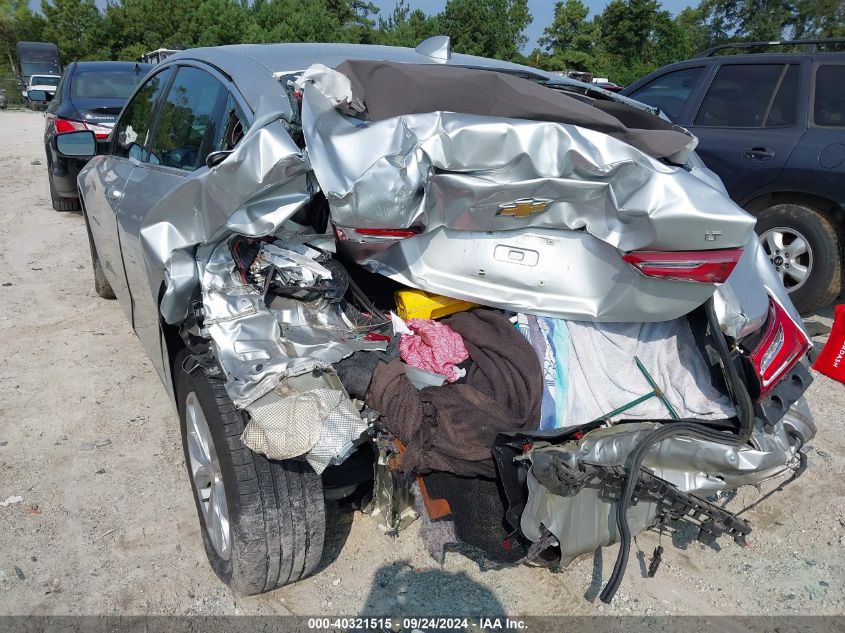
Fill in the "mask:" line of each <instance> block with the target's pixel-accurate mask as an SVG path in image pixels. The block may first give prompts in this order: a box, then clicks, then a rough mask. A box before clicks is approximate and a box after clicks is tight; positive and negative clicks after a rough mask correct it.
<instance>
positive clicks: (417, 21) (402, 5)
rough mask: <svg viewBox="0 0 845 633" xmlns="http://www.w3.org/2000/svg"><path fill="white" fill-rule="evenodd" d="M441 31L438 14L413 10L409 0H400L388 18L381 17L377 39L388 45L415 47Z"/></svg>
mask: <svg viewBox="0 0 845 633" xmlns="http://www.w3.org/2000/svg"><path fill="white" fill-rule="evenodd" d="M439 33H440V25H439V22H438V18H437V16H428V15H426V14H425V13H423V12H422V11H420V10H419V9H415V10H413V11H411V9H410V7H409V6H408V3H407V0H398V2H397V3H396V6H395V7H394V8H393V12H392V13H391V14H390V15H388V16H387V19H385V18H379V21H378V31H377V32H376V41H377V42H378V43H379V44H385V45H387V46H408V47H410V48H414V47H416V46H417V45H418V44H419V43H420V42H422V41H423V40H425V39H428V38H429V37H432V36H433V35H438V34H439Z"/></svg>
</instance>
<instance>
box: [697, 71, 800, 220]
mask: <svg viewBox="0 0 845 633" xmlns="http://www.w3.org/2000/svg"><path fill="white" fill-rule="evenodd" d="M801 63H802V62H801V61H800V60H798V59H794V60H789V59H786V60H784V61H783V62H780V61H761V62H747V61H743V62H741V63H728V62H725V63H723V64H722V65H721V66H719V68H718V70H717V72H716V73H715V75H714V76H713V79H712V81H711V82H710V84H709V86H708V87H707V90H706V92H705V93H704V95H703V98H702V99H700V102H699V103H697V104H696V105H697V108H696V109H695V111H694V112H692V113H691V114H690V117H689V120H688V123H687V124H686V127H687V128H688V129H689V130H690V131H691V132H692V133H693V134H695V135H696V136H697V137H698V141H699V142H698V146H697V148H696V152H697V153H698V154H699V155H700V156H701V158H702V159H703V160H704V162H705V164H706V165H707V166H708V167H709V168H710V169H712V170H713V171H714V172H716V173H717V174H718V175H719V177H720V178H721V179H722V182H724V184H725V188H726V189H727V190H728V193H729V194H730V196H731V198H733V199H734V200H735V201H736V202H738V203H739V204H744V203H745V202H747V201H748V200H749V199H750V198H751V197H753V195H754V194H755V192H756V191H759V190H760V189H762V188H763V187H765V186H766V185H767V184H768V183H771V182H772V181H774V180H775V179H776V178H777V177H778V175H779V174H780V173H781V171H782V170H783V167H784V165H785V164H786V162H787V160H788V159H789V155H790V154H791V153H792V151H793V149H795V146H796V145H797V144H798V141H799V140H800V139H801V135H802V134H803V131H804V126H802V125H800V124H799V121H801V116H800V115H801V113H802V112H803V111H804V105H803V100H799V99H798V95H799V93H800V92H801V90H802V86H801V76H802V73H801V68H800V66H801Z"/></svg>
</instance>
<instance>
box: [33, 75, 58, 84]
mask: <svg viewBox="0 0 845 633" xmlns="http://www.w3.org/2000/svg"><path fill="white" fill-rule="evenodd" d="M59 79H60V78H59V77H56V76H55V75H33V76H32V78H30V80H29V84H30V85H31V86H58V85H59Z"/></svg>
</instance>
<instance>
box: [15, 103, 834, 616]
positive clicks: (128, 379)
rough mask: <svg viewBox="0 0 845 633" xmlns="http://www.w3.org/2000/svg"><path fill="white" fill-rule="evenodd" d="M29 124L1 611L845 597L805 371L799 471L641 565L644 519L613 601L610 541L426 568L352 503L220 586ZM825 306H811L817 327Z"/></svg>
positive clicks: (359, 609)
mask: <svg viewBox="0 0 845 633" xmlns="http://www.w3.org/2000/svg"><path fill="white" fill-rule="evenodd" d="M42 128H43V118H42V115H41V114H36V113H30V112H0V147H2V148H3V153H2V156H0V261H2V265H0V357H2V358H3V362H2V363H0V501H3V500H6V499H8V498H9V497H14V496H20V497H22V500H21V501H20V502H17V503H10V504H9V505H7V506H3V505H0V614H208V615H211V614H301V615H312V614H332V615H341V616H348V615H357V614H367V615H386V616H393V617H400V616H403V615H444V616H452V615H458V614H463V615H477V614H480V615H495V614H510V615H534V614H538V615H539V614H542V615H550V614H598V613H623V614H632V613H633V614H663V613H666V614H768V615H771V614H779V613H784V614H787V613H788V614H845V388H843V387H842V386H841V385H839V384H836V383H834V382H832V381H830V380H827V379H825V378H823V377H821V376H817V377H816V382H815V383H814V385H813V386H812V388H811V389H810V391H809V392H808V396H809V401H810V405H811V407H812V409H813V411H814V413H815V415H816V422H817V424H818V429H819V433H818V436H817V437H816V439H815V440H814V441H813V444H812V448H811V449H810V465H809V470H808V472H807V473H806V474H805V475H804V476H803V477H802V478H801V479H800V480H798V481H797V482H796V483H794V484H793V485H792V486H790V487H788V488H786V489H785V490H784V491H783V492H782V493H779V494H777V495H776V496H774V497H773V498H771V499H770V500H768V501H766V502H764V503H763V504H762V505H761V506H759V507H758V509H757V510H756V511H753V512H751V513H750V514H749V515H748V518H749V519H750V520H751V523H752V527H753V528H754V532H753V533H752V534H751V537H750V542H749V547H747V548H744V549H743V548H740V547H738V546H737V545H735V544H734V543H733V542H732V541H730V540H728V539H722V540H721V541H720V546H721V549H720V550H719V551H715V550H713V549H710V548H707V547H704V546H703V545H700V544H698V543H696V542H686V541H684V540H683V539H676V542H675V543H672V542H671V541H672V539H671V538H667V537H664V538H663V545H664V546H665V549H666V552H665V554H664V563H663V565H662V566H661V568H660V570H659V572H658V574H657V576H656V577H655V578H653V579H649V578H646V577H644V576H645V574H644V573H643V572H644V568H645V567H644V565H647V560H648V558H649V557H650V556H651V552H652V550H653V549H654V547H655V545H656V544H657V536H656V535H654V534H644V535H641V536H640V537H638V539H637V543H636V546H637V547H636V548H635V551H634V552H632V553H631V558H630V563H629V568H628V573H627V575H626V576H625V580H624V582H623V584H622V588H621V590H620V593H619V594H618V596H617V599H616V600H615V601H614V604H613V605H611V606H606V605H602V604H601V602H599V601H598V599H597V595H598V593H599V591H600V588H601V586H603V584H604V582H606V580H607V578H608V576H609V573H610V569H611V567H612V565H613V561H614V559H615V556H616V549H615V548H608V549H606V550H604V551H603V552H602V553H601V554H600V555H591V556H587V557H584V558H582V559H581V560H579V561H576V562H575V563H574V564H572V565H571V566H570V567H569V568H567V569H565V570H563V571H561V572H558V573H553V572H551V571H549V570H547V569H541V568H531V567H526V566H520V567H514V568H507V569H501V570H496V571H481V570H480V568H479V565H478V562H477V561H476V560H475V559H474V558H472V557H468V556H466V555H465V554H463V553H459V552H455V553H450V554H449V555H448V556H447V557H446V561H445V564H444V565H443V566H442V567H441V566H440V565H438V564H437V563H435V562H434V561H433V560H432V559H430V558H429V556H428V554H427V553H426V551H425V550H424V548H423V546H422V543H421V541H420V540H419V537H418V526H417V525H414V526H412V527H411V528H409V529H408V530H406V531H404V532H403V533H401V534H400V535H399V536H398V537H396V538H392V537H389V536H385V535H383V534H382V533H381V532H380V531H379V529H378V527H377V526H376V524H375V522H374V521H372V520H371V519H370V518H369V517H367V516H364V515H362V514H361V513H360V512H353V511H352V510H350V509H348V508H346V509H345V508H335V509H333V510H332V512H331V515H330V519H331V526H330V533H329V546H328V548H327V553H326V557H325V564H324V569H323V570H322V571H321V573H319V574H318V575H316V576H314V577H312V578H309V579H307V580H304V581H302V582H300V583H297V584H295V585H293V586H290V587H286V588H283V589H280V590H278V591H275V592H273V593H270V594H267V595H263V596H258V597H250V598H244V597H239V596H236V595H234V594H233V593H232V592H230V591H229V590H228V588H226V587H225V586H224V585H223V584H222V583H220V581H218V579H217V578H216V577H215V576H214V574H213V572H212V571H211V568H210V567H209V566H208V564H207V563H206V559H205V553H204V551H203V548H202V544H201V541H200V534H199V528H198V523H197V520H196V517H195V514H194V512H195V511H194V504H193V500H192V499H191V490H190V487H189V484H188V477H187V474H186V471H185V467H184V463H183V458H182V449H181V443H180V437H179V427H178V420H177V417H176V414H175V412H174V410H173V408H172V407H171V405H170V403H169V402H168V400H167V397H166V394H165V390H164V388H163V387H162V385H161V384H160V383H159V380H158V377H157V376H156V374H155V372H154V370H153V368H152V365H151V364H150V362H149V361H148V360H147V357H146V355H145V354H144V352H143V350H142V348H141V345H140V344H139V342H138V340H137V339H136V338H135V336H134V334H133V333H132V331H131V329H130V327H129V324H128V321H127V319H126V316H125V315H124V313H123V311H122V310H121V308H120V306H119V305H118V304H117V303H116V302H113V301H104V300H102V299H99V298H98V297H97V296H96V295H95V294H94V290H93V280H92V273H91V267H90V260H89V254H88V245H87V243H86V235H85V226H84V223H83V219H82V217H81V216H80V215H79V214H76V213H58V212H55V211H53V210H52V208H51V207H50V199H49V193H48V188H47V173H46V167H45V158H44V148H43V144H42V142H41V130H42ZM830 315H831V312H830V310H828V311H826V312H824V313H822V314H820V315H816V316H814V317H812V318H811V319H810V321H811V327H812V328H813V332H815V333H816V334H817V335H816V337H815V340H816V341H817V342H818V343H821V342H823V340H824V334H825V333H826V332H827V331H829V326H830ZM772 487H774V483H767V484H766V485H764V486H763V492H765V491H768V490H770V489H771V488H772ZM759 494H760V493H759V492H758V491H757V490H756V489H753V488H749V489H743V490H740V491H739V494H738V495H737V498H736V499H734V500H733V501H732V502H731V504H730V506H729V507H731V508H734V509H738V508H739V507H742V505H744V504H746V503H748V502H751V501H752V500H754V499H756V498H757V497H758V496H759ZM637 552H641V553H640V554H638V553H637Z"/></svg>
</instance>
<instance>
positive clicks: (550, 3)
mask: <svg viewBox="0 0 845 633" xmlns="http://www.w3.org/2000/svg"><path fill="white" fill-rule="evenodd" d="M583 1H584V4H586V5H587V7H589V9H590V15H589V16H588V18H592V17H593V16H594V15H596V14H597V13H601V12H602V11H603V10H604V7H605V6H606V5H607V0H583ZM96 2H97V6H99V7H100V8H102V7H104V6H105V5H106V0H96ZM372 2H374V3H375V4H376V6H378V7H379V9H381V15H382V16H386V15H387V14H389V13H390V12H391V11H393V7H395V6H396V0H372ZM661 4H662V5H663V8H664V9H665V10H667V11H669V12H671V13H673V14H675V13H679V12H680V11H681V10H683V8H684V7H687V6H689V5H691V4H693V3H692V2H690V0H662V2H661ZM408 5H409V6H410V7H411V9H422V10H423V11H424V12H426V13H428V14H434V13H440V12H441V11H442V10H443V7H444V6H445V5H446V0H408ZM29 6H30V7H31V8H32V9H33V10H35V11H40V6H41V0H29ZM528 8H529V10H530V11H531V15H532V16H534V21H533V22H532V23H531V24H530V26H529V27H528V28H527V29H526V30H525V34H526V35H527V36H528V43H527V44H526V45H525V49H524V50H525V51H526V52H527V51H531V50H533V49H534V47H535V46H536V45H537V38H539V37H540V36H542V35H543V29H545V28H546V26H548V25H549V24H551V23H552V19H553V18H554V15H555V3H554V0H528Z"/></svg>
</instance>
